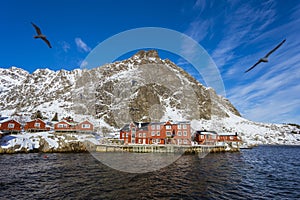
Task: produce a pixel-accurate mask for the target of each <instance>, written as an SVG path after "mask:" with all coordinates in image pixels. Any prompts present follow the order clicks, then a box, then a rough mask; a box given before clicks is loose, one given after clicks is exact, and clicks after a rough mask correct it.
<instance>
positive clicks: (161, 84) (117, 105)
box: [85, 51, 240, 126]
mask: <svg viewBox="0 0 300 200" xmlns="http://www.w3.org/2000/svg"><path fill="white" fill-rule="evenodd" d="M99 71H100V73H101V74H102V76H101V77H100V79H99V80H98V82H97V85H95V86H94V90H95V99H94V100H95V102H96V104H95V107H94V109H95V114H96V116H97V117H99V118H104V119H105V121H106V122H107V123H108V124H111V125H114V126H119V125H120V124H124V122H128V121H160V120H193V119H196V120H200V119H211V117H212V116H218V117H222V118H223V117H228V114H227V113H228V112H230V113H233V114H235V115H238V116H240V114H239V112H238V111H237V110H236V109H235V108H234V106H233V105H232V104H231V103H230V102H229V101H228V100H227V99H225V98H222V97H220V96H218V95H216V93H215V92H214V90H213V89H207V88H205V87H204V86H203V85H202V84H200V83H199V82H198V81H196V80H195V79H194V78H193V77H192V76H190V75H189V74H188V73H186V72H185V71H184V70H182V69H181V68H180V67H178V66H176V65H175V64H174V63H172V62H171V61H169V60H161V59H160V58H159V56H158V54H157V52H156V51H148V52H145V51H140V52H138V53H137V54H135V55H134V56H132V57H131V58H129V59H128V60H126V61H122V62H117V63H114V64H111V65H106V66H103V67H101V68H99ZM85 88H90V84H89V85H88V86H85Z"/></svg>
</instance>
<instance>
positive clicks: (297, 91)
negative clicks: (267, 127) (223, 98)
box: [183, 1, 300, 123]
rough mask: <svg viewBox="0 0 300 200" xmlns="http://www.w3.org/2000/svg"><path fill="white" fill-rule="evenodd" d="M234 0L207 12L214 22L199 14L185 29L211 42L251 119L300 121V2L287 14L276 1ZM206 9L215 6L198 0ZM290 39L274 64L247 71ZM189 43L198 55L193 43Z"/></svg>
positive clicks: (230, 90)
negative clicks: (269, 52)
mask: <svg viewBox="0 0 300 200" xmlns="http://www.w3.org/2000/svg"><path fill="white" fill-rule="evenodd" d="M229 2H231V3H230V4H227V5H226V6H225V7H226V8H224V9H223V11H222V12H221V13H218V14H217V15H211V16H205V17H206V18H207V19H209V20H206V19H205V18H204V19H203V17H202V16H201V17H200V16H197V17H196V19H195V20H194V21H193V22H192V23H190V26H189V28H188V29H187V31H186V32H185V33H186V34H188V35H190V36H192V37H193V38H194V39H196V40H197V41H198V42H200V41H203V42H208V44H209V48H211V49H212V50H209V51H210V52H211V53H212V57H213V59H214V61H215V62H216V64H217V66H218V67H219V69H220V70H221V72H222V76H223V80H224V82H225V85H226V87H227V88H226V89H227V91H226V92H227V98H229V99H230V101H231V102H232V103H233V105H235V106H236V107H237V109H238V110H239V111H240V112H241V113H242V114H243V116H244V117H245V118H248V119H250V120H253V121H262V122H275V123H282V122H292V123H300V117H299V113H300V86H299V84H298V83H299V78H300V56H299V55H300V49H299V46H300V40H299V39H298V38H299V36H298V35H299V33H300V27H299V26H298V25H299V23H300V19H299V17H298V16H300V4H299V3H295V4H296V5H295V6H294V7H293V9H291V12H286V14H285V15H284V17H283V14H282V12H281V11H282V9H283V8H279V7H278V5H276V4H277V3H278V2H276V1H264V2H261V3H260V5H259V6H258V5H255V6H254V5H251V4H254V3H253V2H240V1H236V2H233V1H229ZM215 3H216V2H215ZM214 6H215V5H214ZM222 6H224V5H222ZM205 7H209V5H206V2H203V1H197V2H196V3H195V5H194V7H193V9H195V8H198V9H199V10H200V11H201V12H202V10H203V9H204V8H205ZM214 8H215V7H213V9H214ZM220 18H221V20H220ZM284 38H286V39H287V41H286V43H284V45H283V46H282V47H281V48H279V50H277V51H276V52H274V53H273V54H272V55H271V56H270V57H269V62H268V63H261V64H260V65H258V66H257V67H256V68H255V69H254V70H252V71H251V72H249V73H246V74H245V73H244V71H245V70H246V69H248V68H249V67H251V66H252V65H253V64H254V63H255V62H256V61H257V60H258V59H259V58H260V57H262V56H264V55H265V54H266V53H267V52H268V51H269V50H270V49H272V48H274V47H275V46H276V45H277V44H278V43H279V42H281V41H282V40H283V39H284ZM214 46H215V48H214ZM183 47H186V48H184V50H185V52H186V53H187V54H191V55H192V53H193V51H192V50H191V48H188V45H187V44H186V46H184V45H183Z"/></svg>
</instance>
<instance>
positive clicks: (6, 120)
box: [0, 118, 20, 124]
mask: <svg viewBox="0 0 300 200" xmlns="http://www.w3.org/2000/svg"><path fill="white" fill-rule="evenodd" d="M8 121H14V122H16V123H18V124H20V123H19V122H18V121H16V120H14V119H10V118H8V119H5V120H3V121H0V124H3V123H5V122H8Z"/></svg>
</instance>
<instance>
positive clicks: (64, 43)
mask: <svg viewBox="0 0 300 200" xmlns="http://www.w3.org/2000/svg"><path fill="white" fill-rule="evenodd" d="M61 46H62V49H63V50H64V52H66V53H67V52H68V51H69V50H70V49H71V46H70V44H69V43H67V42H66V41H62V42H61Z"/></svg>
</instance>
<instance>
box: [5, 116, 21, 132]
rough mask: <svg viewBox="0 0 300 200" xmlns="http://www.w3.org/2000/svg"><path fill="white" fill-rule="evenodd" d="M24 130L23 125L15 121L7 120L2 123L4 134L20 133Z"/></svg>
mask: <svg viewBox="0 0 300 200" xmlns="http://www.w3.org/2000/svg"><path fill="white" fill-rule="evenodd" d="M21 130H22V127H21V124H20V123H19V122H17V121H16V120H14V119H6V120H3V121H1V123H0V131H1V132H2V133H3V134H7V133H20V132H21Z"/></svg>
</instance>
